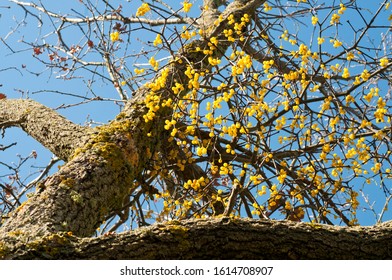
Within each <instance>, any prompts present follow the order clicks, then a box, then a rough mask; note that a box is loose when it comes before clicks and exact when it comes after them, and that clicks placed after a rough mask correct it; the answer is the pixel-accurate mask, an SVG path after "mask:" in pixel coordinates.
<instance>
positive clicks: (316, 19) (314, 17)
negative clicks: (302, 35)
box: [312, 16, 318, 25]
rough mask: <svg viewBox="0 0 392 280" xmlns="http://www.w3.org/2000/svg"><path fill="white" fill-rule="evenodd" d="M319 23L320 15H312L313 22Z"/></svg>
mask: <svg viewBox="0 0 392 280" xmlns="http://www.w3.org/2000/svg"><path fill="white" fill-rule="evenodd" d="M317 23H318V17H317V16H312V24H313V25H316V24H317Z"/></svg>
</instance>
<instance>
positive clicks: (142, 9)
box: [136, 3, 151, 17]
mask: <svg viewBox="0 0 392 280" xmlns="http://www.w3.org/2000/svg"><path fill="white" fill-rule="evenodd" d="M150 10H151V9H150V6H149V5H148V4H147V3H143V4H142V5H141V6H140V7H139V8H138V9H137V11H136V16H137V17H141V16H144V15H145V14H146V13H147V12H148V11H150Z"/></svg>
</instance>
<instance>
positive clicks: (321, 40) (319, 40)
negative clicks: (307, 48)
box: [317, 37, 325, 45]
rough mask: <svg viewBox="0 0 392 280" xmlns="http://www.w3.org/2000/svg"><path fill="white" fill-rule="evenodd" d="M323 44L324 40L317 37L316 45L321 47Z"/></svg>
mask: <svg viewBox="0 0 392 280" xmlns="http://www.w3.org/2000/svg"><path fill="white" fill-rule="evenodd" d="M324 42H325V38H323V37H318V38H317V44H319V45H321V44H322V43H324Z"/></svg>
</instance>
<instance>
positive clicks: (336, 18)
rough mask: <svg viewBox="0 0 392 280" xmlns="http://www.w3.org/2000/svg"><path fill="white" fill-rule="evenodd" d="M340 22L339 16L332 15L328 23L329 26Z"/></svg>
mask: <svg viewBox="0 0 392 280" xmlns="http://www.w3.org/2000/svg"><path fill="white" fill-rule="evenodd" d="M339 21H340V15H338V14H333V15H332V17H331V21H330V22H329V23H330V24H331V25H334V24H338V23H339Z"/></svg>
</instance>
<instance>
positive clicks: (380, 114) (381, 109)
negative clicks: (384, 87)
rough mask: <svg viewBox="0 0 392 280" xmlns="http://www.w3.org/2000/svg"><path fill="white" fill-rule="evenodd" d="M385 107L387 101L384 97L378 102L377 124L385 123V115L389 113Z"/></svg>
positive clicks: (375, 114)
mask: <svg viewBox="0 0 392 280" xmlns="http://www.w3.org/2000/svg"><path fill="white" fill-rule="evenodd" d="M385 106H386V102H385V100H384V99H383V98H382V97H379V98H378V100H377V110H376V111H375V112H374V117H375V118H376V121H377V122H384V115H385V114H386V113H387V109H386V108H385Z"/></svg>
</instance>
